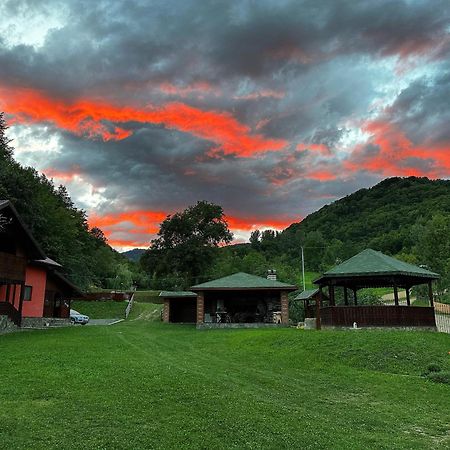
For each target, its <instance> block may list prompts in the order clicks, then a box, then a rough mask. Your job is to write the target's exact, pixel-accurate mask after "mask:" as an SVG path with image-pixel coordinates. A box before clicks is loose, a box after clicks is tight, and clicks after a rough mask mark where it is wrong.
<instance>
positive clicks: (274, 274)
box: [267, 269, 277, 281]
mask: <svg viewBox="0 0 450 450" xmlns="http://www.w3.org/2000/svg"><path fill="white" fill-rule="evenodd" d="M267 279H268V280H272V281H277V271H276V270H275V269H269V270H268V271H267Z"/></svg>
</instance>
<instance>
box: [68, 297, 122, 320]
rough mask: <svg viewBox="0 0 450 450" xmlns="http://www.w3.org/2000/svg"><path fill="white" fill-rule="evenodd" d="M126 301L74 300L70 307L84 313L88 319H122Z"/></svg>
mask: <svg viewBox="0 0 450 450" xmlns="http://www.w3.org/2000/svg"><path fill="white" fill-rule="evenodd" d="M127 305H128V303H127V302H125V301H122V302H115V301H114V300H108V301H102V302H88V301H85V300H75V301H73V302H72V303H71V306H70V307H71V308H72V309H75V310H76V311H78V312H80V313H81V314H86V315H88V316H89V318H90V319H115V318H118V319H122V318H124V317H125V309H126V307H127Z"/></svg>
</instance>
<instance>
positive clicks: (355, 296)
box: [353, 288, 358, 306]
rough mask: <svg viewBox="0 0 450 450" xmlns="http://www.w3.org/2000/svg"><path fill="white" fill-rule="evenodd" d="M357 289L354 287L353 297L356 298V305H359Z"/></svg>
mask: <svg viewBox="0 0 450 450" xmlns="http://www.w3.org/2000/svg"><path fill="white" fill-rule="evenodd" d="M356 291H357V289H356V288H354V289H353V299H354V302H355V306H358V297H357V295H356Z"/></svg>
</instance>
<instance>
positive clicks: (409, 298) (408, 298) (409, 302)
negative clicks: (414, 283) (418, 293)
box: [406, 286, 411, 306]
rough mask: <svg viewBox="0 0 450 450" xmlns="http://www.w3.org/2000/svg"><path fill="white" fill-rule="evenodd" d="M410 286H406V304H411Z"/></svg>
mask: <svg viewBox="0 0 450 450" xmlns="http://www.w3.org/2000/svg"><path fill="white" fill-rule="evenodd" d="M409 289H410V288H409V286H406V304H407V305H408V306H411V296H410V293H409Z"/></svg>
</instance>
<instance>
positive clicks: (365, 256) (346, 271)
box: [314, 249, 439, 283]
mask: <svg viewBox="0 0 450 450" xmlns="http://www.w3.org/2000/svg"><path fill="white" fill-rule="evenodd" d="M389 276H393V277H395V276H404V277H409V278H418V279H429V280H434V279H437V278H439V275H438V274H437V273H434V272H431V271H429V270H427V269H423V268H421V267H418V266H414V265H413V264H409V263H406V262H403V261H400V260H398V259H395V258H392V257H391V256H387V255H384V254H383V253H381V252H377V251H375V250H372V249H366V250H363V251H362V252H361V253H358V254H357V255H355V256H353V257H352V258H350V259H348V260H347V261H344V262H343V263H342V264H339V265H338V266H336V267H334V268H333V269H331V270H329V271H327V272H325V273H324V274H323V275H322V276H321V277H320V278H319V279H317V280H315V281H314V283H320V282H321V281H325V280H327V279H336V278H347V279H348V278H363V277H366V278H367V277H373V278H378V277H389Z"/></svg>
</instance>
